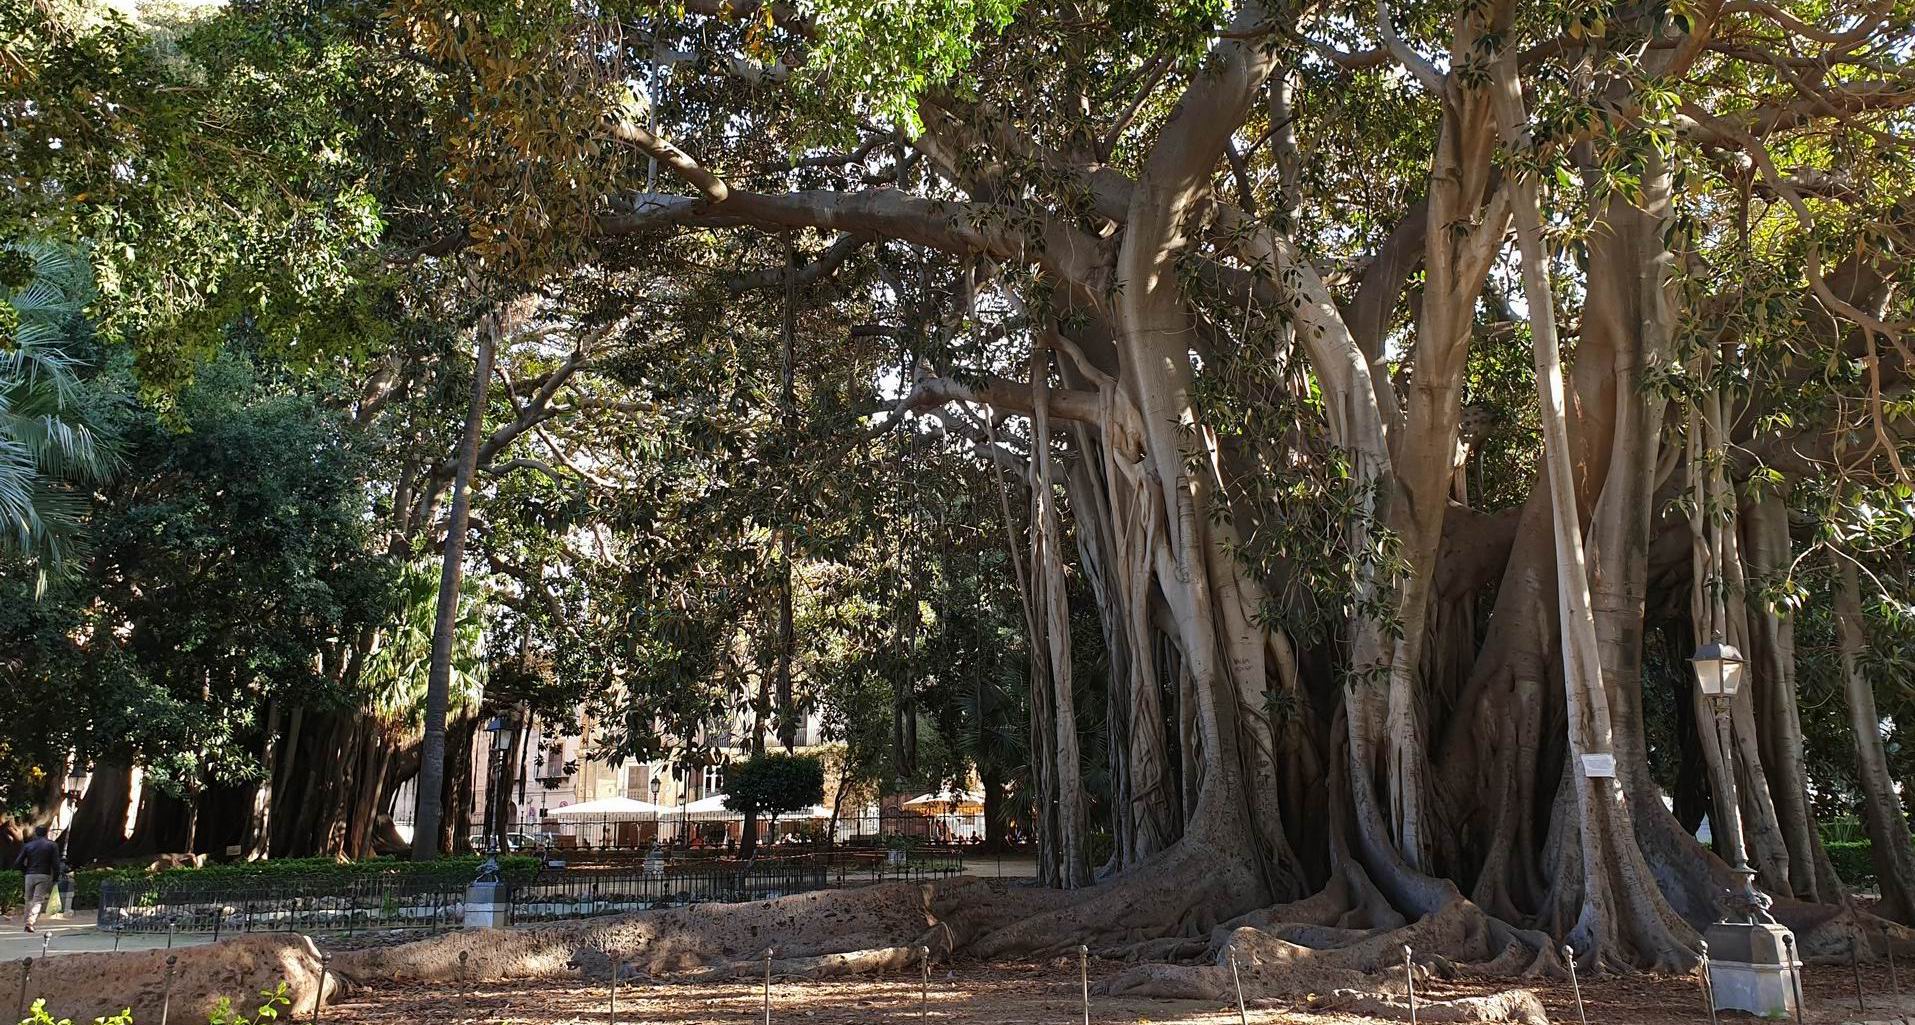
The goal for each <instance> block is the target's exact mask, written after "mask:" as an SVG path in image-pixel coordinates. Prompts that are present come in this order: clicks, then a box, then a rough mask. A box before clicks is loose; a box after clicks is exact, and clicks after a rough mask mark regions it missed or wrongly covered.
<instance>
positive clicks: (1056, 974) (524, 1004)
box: [324, 958, 1915, 1025]
mask: <svg viewBox="0 0 1915 1025" xmlns="http://www.w3.org/2000/svg"><path fill="white" fill-rule="evenodd" d="M1124 967H1125V966H1124V965H1121V964H1117V963H1109V962H1102V961H1095V960H1094V961H1093V962H1092V963H1091V967H1090V978H1091V984H1092V988H1093V994H1092V996H1091V1007H1090V1020H1091V1022H1092V1023H1093V1025H1116V1023H1123V1025H1132V1023H1135V1025H1148V1023H1164V1022H1179V1023H1192V1025H1199V1023H1215V1025H1228V1023H1232V1022H1236V1021H1237V1009H1236V1006H1235V1004H1234V1003H1232V1002H1225V1003H1221V1004H1219V1003H1214V1002H1203V1001H1192V1000H1167V999H1159V998H1150V997H1108V996H1099V995H1097V994H1096V993H1095V989H1096V986H1097V984H1098V983H1099V982H1100V981H1104V980H1107V979H1109V978H1110V977H1112V976H1114V975H1116V974H1117V973H1118V972H1119V971H1120V970H1121V969H1122V968H1124ZM1910 981H1911V982H1915V980H1910ZM1862 982H1863V986H1864V989H1865V991H1866V999H1867V1007H1868V1009H1867V1010H1866V1011H1858V1010H1857V1009H1856V1003H1855V992H1854V983H1853V979H1852V977H1851V975H1850V970H1849V968H1848V967H1847V966H1839V967H1838V966H1829V965H1812V966H1810V967H1809V968H1807V969H1806V970H1805V971H1804V985H1805V989H1806V990H1807V996H1808V1000H1807V1004H1808V1009H1807V1013H1806V1014H1805V1015H1804V1023H1805V1025H1839V1023H1845V1022H1855V1021H1887V1020H1893V1019H1896V1018H1899V1017H1901V1016H1903V1015H1911V1014H1915V992H1911V994H1910V995H1909V996H1905V997H1899V998H1898V997H1896V996H1895V995H1894V993H1893V991H1892V989H1891V984H1890V980H1889V974H1888V971H1887V968H1886V966H1874V967H1871V966H1867V965H1864V966H1863V968H1862ZM1518 985H1520V986H1522V987H1524V988H1528V989H1530V990H1531V991H1532V992H1534V993H1535V994H1536V995H1537V996H1538V997H1539V998H1540V999H1541V1000H1542V1002H1543V1005H1544V1007H1545V1009H1546V1011H1547V1013H1548V1017H1549V1020H1550V1021H1551V1022H1559V1023H1565V1025H1574V1023H1578V1017H1577V1011H1576V1001H1575V997H1574V994H1573V991H1572V989H1571V987H1570V984H1569V982H1568V981H1567V980H1563V981H1549V980H1542V979H1532V980H1526V981H1524V982H1522V983H1519V984H1518ZM1510 987H1511V982H1510V980H1507V979H1476V978H1469V977H1463V978H1459V979H1455V980H1429V981H1428V982H1425V983H1419V984H1418V996H1419V997H1424V996H1427V997H1429V998H1434V999H1448V998H1454V997H1460V996H1476V995H1485V994H1490V993H1495V992H1499V991H1502V990H1506V989H1509V988H1510ZM1910 988H1911V990H1912V991H1915V986H1911V987H1910ZM1582 994H1583V1000H1584V1006H1585V1012H1586V1014H1587V1016H1588V1021H1589V1022H1590V1023H1591V1025H1697V1023H1706V1022H1708V1021H1709V1013H1708V1008H1707V1006H1706V1005H1705V1004H1704V1003H1703V999H1702V992H1701V989H1700V988H1699V987H1698V985H1697V983H1696V980H1695V979H1694V978H1692V977H1687V976H1668V975H1648V974H1634V975H1619V976H1610V977H1606V978H1601V979H1594V980H1584V983H1583V986H1582ZM608 996H609V986H608V984H607V983H606V982H599V983H597V984H593V985H584V984H581V983H580V982H574V981H570V980H564V981H560V980H552V979H545V980H537V981H529V980H512V981H506V982H492V983H478V984H475V985H474V986H473V987H471V991H470V993H467V994H462V993H461V992H460V988H459V987H456V986H454V987H447V986H444V985H438V984H430V985H427V984H400V985H397V986H391V985H388V986H385V987H382V988H381V990H380V991H379V992H377V993H374V992H363V991H362V992H355V993H347V994H343V995H341V996H339V997H336V998H335V999H334V1000H333V1001H332V1002H331V1003H329V1004H328V1006H327V1008H326V1011H325V1019H324V1020H325V1022H326V1023H327V1025H417V1023H419V1022H422V1021H431V1022H440V1023H447V1022H450V1023H467V1022H470V1023H486V1025H746V1023H753V1022H762V1021H763V1020H764V1013H765V1010H764V983H763V981H762V979H751V980H730V981H725V982H717V983H687V982H656V983H654V982H645V981H637V982H632V981H626V982H622V983H621V984H620V985H619V989H618V1011H617V1016H616V1018H614V1017H612V1016H611V1015H609V1014H608V1009H607V1003H608V999H607V998H608ZM1082 1000H1083V996H1082V988H1081V983H1080V981H1079V977H1078V971H1077V964H1076V960H1075V959H1074V958H1059V959H1056V960H1054V961H1049V962H1042V963H1032V962H1013V963H990V964H983V963H977V962H956V963H952V964H940V965H937V966H935V967H934V969H933V971H932V976H931V984H930V987H929V999H928V1000H927V1001H925V1002H924V1004H923V1005H922V1006H923V1009H924V1012H925V1020H927V1021H929V1022H931V1023H933V1025H960V1023H961V1025H1075V1023H1078V1022H1081V1021H1082V1020H1083V1004H1082ZM920 1007H921V1005H920V980H919V976H918V973H917V972H916V971H915V970H911V971H904V972H897V973H891V974H888V975H885V976H882V977H879V978H863V979H831V980H825V981H807V980H794V979H777V978H774V979H773V980H772V984H771V1020H772V1021H773V1022H774V1023H781V1022H789V1023H794V1025H869V1023H875V1022H909V1021H912V1020H914V1019H917V1018H918V1017H919V1014H920ZM1247 1017H1248V1019H1249V1020H1250V1021H1251V1022H1255V1023H1261V1025H1277V1023H1290V1022H1295V1023H1298V1025H1302V1023H1306V1022H1307V1023H1311V1025H1353V1023H1357V1022H1365V1023H1368V1022H1374V1021H1376V1020H1377V1019H1373V1018H1367V1017H1363V1016H1360V1015H1354V1014H1348V1013H1342V1012H1335V1011H1329V1012H1322V1011H1313V1010H1311V1009H1310V1007H1309V1006H1308V1001H1306V1000H1299V1001H1297V1002H1296V1003H1295V1004H1287V1005H1275V1006H1267V1007H1252V1008H1250V1009H1249V1011H1248V1015H1247ZM1735 1020H1737V1019H1734V1018H1730V1017H1728V1016H1725V1017H1724V1019H1723V1021H1724V1022H1725V1023H1728V1022H1733V1021H1735ZM1741 1020H1743V1021H1751V1020H1752V1019H1747V1018H1743V1019H1741Z"/></svg>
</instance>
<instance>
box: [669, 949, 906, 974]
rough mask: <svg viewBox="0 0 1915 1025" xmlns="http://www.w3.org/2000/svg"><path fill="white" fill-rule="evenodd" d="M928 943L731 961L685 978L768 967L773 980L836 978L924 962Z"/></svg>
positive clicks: (760, 971) (756, 971) (759, 971)
mask: <svg viewBox="0 0 1915 1025" xmlns="http://www.w3.org/2000/svg"><path fill="white" fill-rule="evenodd" d="M929 950H930V948H929V947H928V946H924V945H920V946H912V947H879V948H877V949H875V950H847V951H845V952H844V953H842V954H819V955H816V956H814V957H786V958H780V957H776V956H775V954H774V956H773V958H772V961H771V964H770V965H769V966H767V965H766V964H765V961H764V959H762V958H761V959H759V960H756V961H734V962H732V963H731V964H728V965H721V966H719V967H717V968H713V969H712V970H710V971H707V972H700V973H698V974H696V975H693V976H690V977H689V978H687V979H686V981H687V982H722V981H724V980H725V979H738V978H759V977H762V976H763V975H764V974H765V972H766V969H767V968H769V970H770V972H771V976H772V978H775V979H813V980H816V979H839V978H845V977H848V976H855V975H873V974H876V973H879V972H891V971H900V970H902V969H906V968H915V967H917V966H918V965H919V964H921V963H922V962H923V958H924V957H925V956H926V955H925V954H924V953H923V952H928V951H929Z"/></svg>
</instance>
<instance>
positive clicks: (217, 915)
mask: <svg viewBox="0 0 1915 1025" xmlns="http://www.w3.org/2000/svg"><path fill="white" fill-rule="evenodd" d="M225 925H226V905H224V904H222V905H220V906H219V907H216V908H214V909H213V942H214V943H218V942H219V934H220V930H221V929H222V928H224V927H225Z"/></svg>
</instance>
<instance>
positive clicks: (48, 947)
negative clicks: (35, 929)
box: [40, 932, 53, 961]
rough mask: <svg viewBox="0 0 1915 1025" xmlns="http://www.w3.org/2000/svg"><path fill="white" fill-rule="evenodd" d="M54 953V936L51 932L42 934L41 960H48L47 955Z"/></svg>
mask: <svg viewBox="0 0 1915 1025" xmlns="http://www.w3.org/2000/svg"><path fill="white" fill-rule="evenodd" d="M52 952H53V934H52V933H50V932H43V933H41V934H40V960H42V961H45V960H46V959H47V955H48V954H50V953H52Z"/></svg>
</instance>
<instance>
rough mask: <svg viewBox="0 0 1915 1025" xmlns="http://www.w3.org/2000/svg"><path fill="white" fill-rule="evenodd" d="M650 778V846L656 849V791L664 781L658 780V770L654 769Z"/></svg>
mask: <svg viewBox="0 0 1915 1025" xmlns="http://www.w3.org/2000/svg"><path fill="white" fill-rule="evenodd" d="M651 777H652V846H653V847H657V846H658V791H659V789H660V785H661V784H662V783H663V782H664V781H663V780H661V779H659V778H658V770H657V769H656V768H654V769H653V770H652V772H651Z"/></svg>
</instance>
